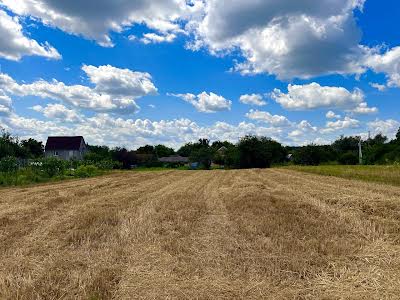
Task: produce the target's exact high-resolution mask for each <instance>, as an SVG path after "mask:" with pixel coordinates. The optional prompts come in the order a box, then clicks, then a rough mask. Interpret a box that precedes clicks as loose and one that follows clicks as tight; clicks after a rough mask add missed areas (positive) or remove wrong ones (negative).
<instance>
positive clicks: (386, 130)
mask: <svg viewBox="0 0 400 300" xmlns="http://www.w3.org/2000/svg"><path fill="white" fill-rule="evenodd" d="M367 126H368V128H369V129H370V130H371V131H372V133H373V134H379V133H382V134H383V135H386V136H387V137H388V138H389V139H393V138H394V137H395V136H396V133H397V131H398V130H399V128H400V122H399V121H396V120H393V119H388V120H380V119H376V120H375V121H373V122H369V123H368V124H367Z"/></svg>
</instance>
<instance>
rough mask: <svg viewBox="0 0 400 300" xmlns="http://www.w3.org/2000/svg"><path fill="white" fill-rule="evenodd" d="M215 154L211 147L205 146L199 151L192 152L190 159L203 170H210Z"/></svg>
mask: <svg viewBox="0 0 400 300" xmlns="http://www.w3.org/2000/svg"><path fill="white" fill-rule="evenodd" d="M213 154H214V153H213V151H212V149H211V148H210V147H206V146H204V147H201V148H200V149H198V150H195V151H192V153H191V154H190V157H189V159H190V161H191V162H197V163H199V164H200V167H201V168H203V169H205V170H209V169H210V168H211V163H212V159H213Z"/></svg>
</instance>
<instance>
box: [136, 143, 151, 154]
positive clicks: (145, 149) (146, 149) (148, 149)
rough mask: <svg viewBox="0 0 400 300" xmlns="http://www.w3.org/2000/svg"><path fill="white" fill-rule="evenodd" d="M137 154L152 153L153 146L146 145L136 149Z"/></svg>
mask: <svg viewBox="0 0 400 300" xmlns="http://www.w3.org/2000/svg"><path fill="white" fill-rule="evenodd" d="M136 153H137V154H154V146H151V145H146V146H143V147H140V148H138V149H137V150H136Z"/></svg>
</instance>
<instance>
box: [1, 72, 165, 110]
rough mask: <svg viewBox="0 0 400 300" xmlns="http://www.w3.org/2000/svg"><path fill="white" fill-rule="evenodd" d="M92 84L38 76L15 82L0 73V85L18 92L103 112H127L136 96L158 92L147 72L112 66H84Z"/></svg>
mask: <svg viewBox="0 0 400 300" xmlns="http://www.w3.org/2000/svg"><path fill="white" fill-rule="evenodd" d="M82 69H83V71H84V72H85V73H86V74H87V75H88V77H89V80H90V81H91V82H92V83H93V84H94V85H95V87H94V88H92V87H88V86H83V85H66V84H64V83H63V82H59V81H57V80H55V79H54V80H53V81H52V82H48V81H44V80H39V81H35V82H33V83H30V84H18V83H17V82H16V81H15V80H14V79H13V78H11V77H10V76H8V75H7V74H1V73H0V89H3V90H4V91H5V92H6V93H9V94H11V95H18V96H37V97H41V98H48V99H54V100H59V101H62V102H64V103H66V104H68V105H72V106H74V107H77V108H82V109H90V110H94V111H102V112H114V113H119V114H130V113H134V112H136V111H137V110H138V109H139V107H138V106H137V104H136V101H135V100H137V99H139V98H141V97H143V96H146V95H153V94H156V93H157V88H156V87H155V86H154V84H153V83H152V81H151V76H150V75H149V74H148V73H140V72H133V71H130V70H127V69H118V68H115V67H112V66H109V65H108V66H100V67H94V66H83V67H82Z"/></svg>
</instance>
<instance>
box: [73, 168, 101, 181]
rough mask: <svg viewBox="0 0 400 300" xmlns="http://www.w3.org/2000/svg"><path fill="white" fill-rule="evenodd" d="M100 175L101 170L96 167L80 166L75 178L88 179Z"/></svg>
mask: <svg viewBox="0 0 400 300" xmlns="http://www.w3.org/2000/svg"><path fill="white" fill-rule="evenodd" d="M99 174H100V170H99V169H98V168H97V167H96V166H94V165H87V166H79V167H78V168H77V169H76V170H75V177H78V178H88V177H93V176H96V175H99Z"/></svg>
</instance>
